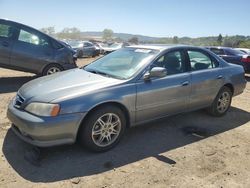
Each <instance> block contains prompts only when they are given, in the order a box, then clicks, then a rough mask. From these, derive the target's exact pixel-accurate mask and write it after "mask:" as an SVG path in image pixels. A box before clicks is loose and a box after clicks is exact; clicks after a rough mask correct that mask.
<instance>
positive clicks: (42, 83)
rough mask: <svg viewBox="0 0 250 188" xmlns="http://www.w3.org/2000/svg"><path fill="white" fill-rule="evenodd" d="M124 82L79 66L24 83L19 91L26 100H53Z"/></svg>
mask: <svg viewBox="0 0 250 188" xmlns="http://www.w3.org/2000/svg"><path fill="white" fill-rule="evenodd" d="M122 82H124V80H118V79H114V78H109V77H105V76H102V75H98V74H94V73H90V72H87V71H85V70H83V69H78V68H77V69H72V70H68V71H64V72H60V73H56V74H53V75H50V76H45V77H41V78H38V79H35V80H32V81H30V82H28V83H26V84H24V85H23V86H22V87H21V88H20V90H19V91H18V93H19V95H21V96H22V97H23V98H24V99H25V100H26V101H38V102H53V101H54V100H56V101H61V100H65V99H68V98H72V97H74V96H79V95H84V94H86V93H88V92H92V91H95V90H99V89H102V88H105V87H109V86H113V85H116V84H119V83H122Z"/></svg>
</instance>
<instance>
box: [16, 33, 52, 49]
mask: <svg viewBox="0 0 250 188" xmlns="http://www.w3.org/2000/svg"><path fill="white" fill-rule="evenodd" d="M18 40H19V41H22V42H26V43H30V44H34V45H37V46H38V45H39V46H49V42H48V41H47V40H46V39H44V38H42V37H38V36H37V35H34V34H32V33H30V32H27V31H24V30H22V29H21V30H20V33H19V37H18Z"/></svg>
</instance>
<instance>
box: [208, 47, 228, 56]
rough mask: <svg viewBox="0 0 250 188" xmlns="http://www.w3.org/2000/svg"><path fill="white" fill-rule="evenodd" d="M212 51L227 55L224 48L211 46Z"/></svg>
mask: <svg viewBox="0 0 250 188" xmlns="http://www.w3.org/2000/svg"><path fill="white" fill-rule="evenodd" d="M210 50H211V51H212V52H214V53H215V54H216V55H225V52H224V50H223V49H220V48H210Z"/></svg>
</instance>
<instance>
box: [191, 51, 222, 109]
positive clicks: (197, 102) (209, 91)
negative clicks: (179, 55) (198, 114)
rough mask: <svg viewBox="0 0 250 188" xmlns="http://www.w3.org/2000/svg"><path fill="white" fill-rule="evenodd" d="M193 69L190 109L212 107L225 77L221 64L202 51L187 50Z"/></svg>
mask: <svg viewBox="0 0 250 188" xmlns="http://www.w3.org/2000/svg"><path fill="white" fill-rule="evenodd" d="M187 56H188V58H189V62H190V67H191V83H192V84H191V96H190V101H189V109H199V108H202V107H206V106H208V105H210V104H211V103H212V102H213V100H214V98H215V97H216V95H217V93H218V92H219V90H220V88H221V87H222V85H223V83H224V81H223V75H222V74H220V67H219V62H218V61H217V60H216V59H215V58H213V57H212V56H210V55H209V54H208V53H206V52H205V51H202V50H197V49H189V50H187Z"/></svg>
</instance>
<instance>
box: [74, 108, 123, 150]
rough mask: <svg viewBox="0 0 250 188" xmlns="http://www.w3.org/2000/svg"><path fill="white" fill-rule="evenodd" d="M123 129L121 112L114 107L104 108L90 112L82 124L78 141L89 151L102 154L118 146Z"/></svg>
mask: <svg viewBox="0 0 250 188" xmlns="http://www.w3.org/2000/svg"><path fill="white" fill-rule="evenodd" d="M125 128H126V118H125V116H124V113H123V111H122V110H121V109H120V108H118V107H116V106H104V107H101V108H99V109H97V110H95V111H93V112H91V114H90V115H89V116H88V117H87V119H86V120H85V121H84V122H83V124H82V126H81V128H80V130H79V132H78V136H79V141H80V143H81V144H82V145H84V146H85V147H86V148H87V149H89V150H91V151H94V152H104V151H107V150H109V149H111V148H113V147H114V146H115V145H117V144H118V142H119V141H120V139H121V137H122V136H123V134H124V131H125Z"/></svg>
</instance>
